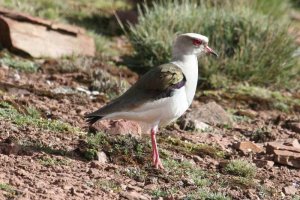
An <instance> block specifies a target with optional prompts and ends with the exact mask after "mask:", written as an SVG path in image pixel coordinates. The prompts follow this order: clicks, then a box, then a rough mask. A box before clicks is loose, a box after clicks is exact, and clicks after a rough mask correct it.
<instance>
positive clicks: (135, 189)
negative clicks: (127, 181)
mask: <svg viewBox="0 0 300 200" xmlns="http://www.w3.org/2000/svg"><path fill="white" fill-rule="evenodd" d="M127 188H128V190H134V191H137V192H141V191H142V190H143V189H142V188H140V187H138V186H134V185H128V186H127Z"/></svg>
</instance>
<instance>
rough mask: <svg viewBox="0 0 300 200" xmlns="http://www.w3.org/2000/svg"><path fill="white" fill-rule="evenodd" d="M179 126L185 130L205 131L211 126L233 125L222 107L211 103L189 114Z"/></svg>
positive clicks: (182, 119)
mask: <svg viewBox="0 0 300 200" xmlns="http://www.w3.org/2000/svg"><path fill="white" fill-rule="evenodd" d="M179 124H180V126H181V128H182V129H184V130H197V129H198V130H205V129H207V128H209V125H232V119H231V117H230V115H229V114H228V113H227V112H226V111H225V110H224V109H223V108H222V107H221V106H220V105H218V104H217V103H215V102H210V103H207V104H205V105H202V106H201V107H199V108H198V109H193V110H192V111H191V112H188V113H187V114H186V115H184V116H183V117H182V118H181V120H179Z"/></svg>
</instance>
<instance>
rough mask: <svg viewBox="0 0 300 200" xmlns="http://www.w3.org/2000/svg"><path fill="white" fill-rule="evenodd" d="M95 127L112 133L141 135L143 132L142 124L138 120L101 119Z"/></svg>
mask: <svg viewBox="0 0 300 200" xmlns="http://www.w3.org/2000/svg"><path fill="white" fill-rule="evenodd" d="M95 128H96V129H97V130H102V131H104V132H106V133H108V134H112V135H128V134H131V135H134V136H140V135H141V134H142V129H141V126H140V125H139V124H138V123H137V122H134V121H127V120H110V121H100V122H99V123H97V124H95Z"/></svg>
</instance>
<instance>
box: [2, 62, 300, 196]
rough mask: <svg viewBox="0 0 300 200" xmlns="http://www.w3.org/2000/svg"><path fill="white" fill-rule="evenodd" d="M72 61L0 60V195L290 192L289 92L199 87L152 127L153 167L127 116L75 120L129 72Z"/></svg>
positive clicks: (295, 155) (295, 132)
mask: <svg viewBox="0 0 300 200" xmlns="http://www.w3.org/2000/svg"><path fill="white" fill-rule="evenodd" d="M78 62H79V64H78ZM74 63H75V64H74ZM74 63H73V65H71V66H72V67H71V68H66V66H68V67H69V66H70V63H68V64H66V63H64V61H53V60H42V61H40V68H39V70H38V72H37V73H22V72H18V71H16V70H14V69H11V68H9V67H7V66H5V65H2V66H1V67H0V94H1V96H0V166H1V167H0V199H295V200H296V199H299V198H300V192H299V191H300V171H299V169H300V145H299V143H298V142H299V139H300V118H299V105H300V104H299V99H300V98H299V97H300V96H299V93H286V94H283V96H281V97H285V98H286V99H287V100H282V99H283V98H281V100H282V101H283V102H284V103H283V102H282V101H279V100H278V102H277V101H275V102H274V101H273V99H276V98H275V97H274V98H265V97H264V98H262V97H261V98H260V96H259V95H256V96H255V95H253V94H251V93H247V95H246V93H241V92H236V91H235V90H227V91H206V92H199V93H198V94H197V97H196V99H195V101H194V102H193V105H192V107H191V109H190V110H189V112H188V114H186V115H185V116H184V117H182V118H180V119H179V120H178V121H177V122H176V123H174V124H171V125H170V126H168V127H165V128H162V129H161V130H160V134H159V136H158V140H159V148H160V152H161V155H162V160H163V164H164V166H165V170H155V169H153V168H152V166H151V160H150V157H151V156H150V154H151V145H150V137H149V135H148V134H142V135H141V129H140V127H139V126H138V125H137V124H135V123H133V122H126V121H122V120H121V121H109V122H99V123H97V124H96V125H95V126H94V127H87V124H86V123H85V121H84V119H83V116H84V114H85V113H87V112H90V111H92V110H95V108H98V107H100V106H102V105H103V104H105V103H106V102H107V101H108V100H109V99H110V98H113V97H115V96H117V95H119V93H121V92H122V91H124V90H125V89H126V88H127V87H128V85H129V84H130V83H133V82H134V81H135V80H136V79H137V75H136V74H135V73H134V72H131V71H130V70H127V69H125V68H121V69H117V68H115V67H113V66H110V65H109V64H103V63H101V62H98V61H95V60H90V59H82V60H79V61H78V60H77V61H74ZM78 66H80V68H79V67H78ZM120 77H122V78H121V79H122V80H123V81H120V80H121V79H120ZM124 80H125V81H124ZM97 88H98V89H99V88H101V90H100V92H99V90H98V89H97ZM96 89H97V90H96ZM96 91H97V92H96ZM101 91H102V92H101ZM271 97H272V95H271ZM280 103H281V104H283V105H284V106H282V105H281V104H280ZM278 104H280V105H281V106H278ZM276 105H277V106H276ZM278 108H284V109H281V110H284V111H279V110H278Z"/></svg>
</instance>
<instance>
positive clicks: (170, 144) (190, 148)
mask: <svg viewBox="0 0 300 200" xmlns="http://www.w3.org/2000/svg"><path fill="white" fill-rule="evenodd" d="M159 143H161V146H163V147H164V148H166V149H170V150H174V147H175V150H177V151H180V152H181V153H185V154H193V155H195V154H196V155H200V156H205V155H208V156H210V157H212V158H223V157H224V156H225V152H223V151H222V150H220V149H219V148H217V147H215V146H212V145H208V144H195V143H192V142H188V141H182V140H180V139H179V138H174V137H167V138H160V139H159Z"/></svg>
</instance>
